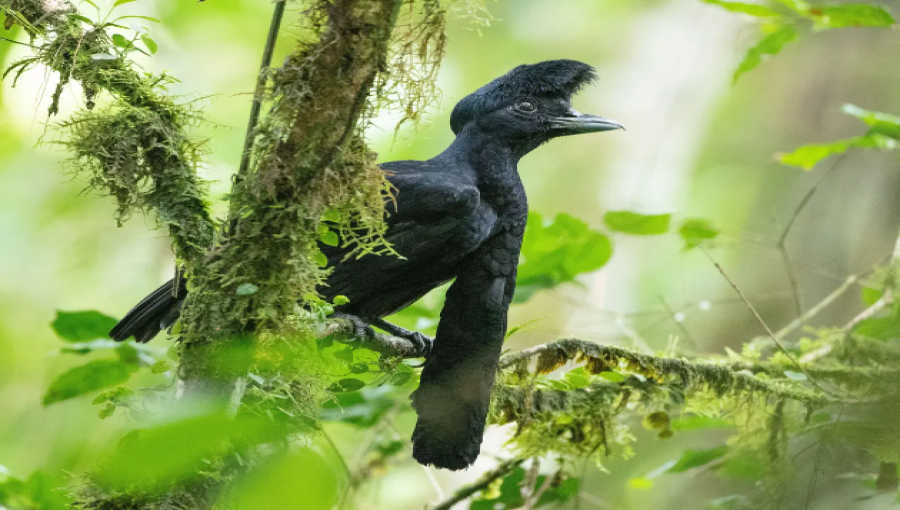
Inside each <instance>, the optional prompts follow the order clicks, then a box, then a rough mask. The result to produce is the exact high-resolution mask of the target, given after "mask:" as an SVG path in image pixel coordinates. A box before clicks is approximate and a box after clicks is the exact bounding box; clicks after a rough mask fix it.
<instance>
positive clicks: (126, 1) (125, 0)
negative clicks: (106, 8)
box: [113, 0, 137, 8]
mask: <svg viewBox="0 0 900 510" xmlns="http://www.w3.org/2000/svg"><path fill="white" fill-rule="evenodd" d="M135 1H137V0H116V1H115V2H113V7H114V8H115V7H118V6H120V5H123V4H130V3H131V2H135Z"/></svg>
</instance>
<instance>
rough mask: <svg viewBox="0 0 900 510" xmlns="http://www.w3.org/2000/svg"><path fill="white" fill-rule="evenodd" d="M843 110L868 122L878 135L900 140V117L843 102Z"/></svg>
mask: <svg viewBox="0 0 900 510" xmlns="http://www.w3.org/2000/svg"><path fill="white" fill-rule="evenodd" d="M842 110H843V112H844V113H846V114H848V115H853V116H854V117H856V118H858V119H860V120H861V121H863V122H865V123H866V124H868V125H869V126H870V127H871V128H872V131H873V132H875V133H878V134H880V135H884V136H887V137H889V138H893V139H894V140H900V117H897V116H895V115H890V114H887V113H882V112H876V111H872V110H866V109H863V108H860V107H858V106H855V105H852V104H845V105H844V107H843V108H842Z"/></svg>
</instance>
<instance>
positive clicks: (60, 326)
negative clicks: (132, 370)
mask: <svg viewBox="0 0 900 510" xmlns="http://www.w3.org/2000/svg"><path fill="white" fill-rule="evenodd" d="M117 322H119V321H118V320H117V319H114V318H112V317H110V316H108V315H104V314H102V313H100V312H97V311H94V310H90V311H84V312H63V311H61V310H57V311H56V319H54V320H53V322H52V323H51V324H50V327H52V328H53V331H55V332H56V334H57V336H59V338H60V339H62V340H64V341H66V342H87V341H89V340H97V339H98V338H109V330H111V329H112V328H113V326H115V325H116V323H117Z"/></svg>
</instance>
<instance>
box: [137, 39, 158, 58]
mask: <svg viewBox="0 0 900 510" xmlns="http://www.w3.org/2000/svg"><path fill="white" fill-rule="evenodd" d="M141 41H143V42H144V46H146V47H147V51H149V52H150V54H151V55H154V54H156V50H158V49H159V47H158V46H157V45H156V41H154V40H153V39H152V38H150V36H148V35H142V36H141Z"/></svg>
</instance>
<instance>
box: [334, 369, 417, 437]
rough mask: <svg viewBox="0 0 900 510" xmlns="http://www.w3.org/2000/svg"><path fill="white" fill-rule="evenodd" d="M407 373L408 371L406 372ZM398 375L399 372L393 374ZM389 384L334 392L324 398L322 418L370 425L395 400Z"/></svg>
mask: <svg viewBox="0 0 900 510" xmlns="http://www.w3.org/2000/svg"><path fill="white" fill-rule="evenodd" d="M407 373H409V372H407ZM395 375H399V374H395ZM394 389H395V387H394V386H391V385H387V384H386V385H383V386H380V387H371V386H366V387H365V388H362V389H361V390H359V391H353V392H349V393H336V394H335V395H334V398H332V399H329V400H326V401H325V403H324V404H323V405H322V419H323V420H326V421H341V422H344V423H349V424H352V425H356V426H358V427H371V426H372V425H375V424H376V423H378V421H379V420H381V417H382V416H383V415H384V413H385V412H387V411H388V410H389V409H391V408H392V407H394V403H395V402H396V400H395V397H396V395H394V394H393V393H392V391H393V390H394Z"/></svg>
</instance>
